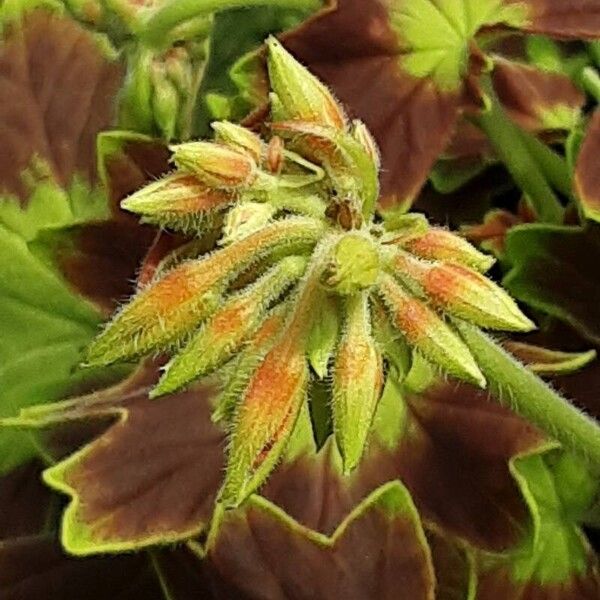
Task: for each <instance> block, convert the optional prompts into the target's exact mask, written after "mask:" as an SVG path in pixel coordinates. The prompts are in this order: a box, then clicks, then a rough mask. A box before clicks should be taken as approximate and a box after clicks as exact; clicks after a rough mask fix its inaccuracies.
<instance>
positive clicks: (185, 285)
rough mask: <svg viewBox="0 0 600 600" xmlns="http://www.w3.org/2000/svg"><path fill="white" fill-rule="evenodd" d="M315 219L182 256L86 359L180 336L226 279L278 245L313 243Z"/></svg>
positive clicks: (153, 346)
mask: <svg viewBox="0 0 600 600" xmlns="http://www.w3.org/2000/svg"><path fill="white" fill-rule="evenodd" d="M322 230H323V225H322V224H321V223H319V222H318V221H315V220H313V219H308V218H302V217H291V218H288V219H284V220H282V221H277V222H275V223H273V224H272V225H270V226H268V227H265V228H264V229H262V230H260V231H258V232H257V233H255V234H252V235H249V236H247V237H245V238H243V239H242V240H239V241H237V242H235V243H233V244H231V245H229V246H227V247H225V248H223V249H222V250H219V251H217V252H214V253H212V254H210V255H208V256H207V257H206V258H203V259H201V260H192V261H187V262H184V263H182V264H180V265H179V266H177V267H175V268H174V269H172V270H171V271H169V272H168V273H166V274H165V275H164V276H163V277H162V278H161V279H159V280H158V281H156V282H155V283H152V284H150V285H148V286H147V287H146V288H144V289H143V290H141V291H140V292H139V293H138V294H137V295H136V296H135V297H134V298H133V300H132V301H131V302H130V303H129V304H128V305H126V306H125V307H124V308H123V309H122V310H121V312H120V313H118V314H117V316H116V317H115V319H114V320H113V321H112V322H111V323H110V324H109V325H108V326H107V328H106V329H105V330H104V331H103V332H102V333H101V334H100V336H99V337H98V338H96V340H95V341H94V342H93V343H92V344H91V345H90V347H89V348H88V351H87V356H86V362H87V364H90V365H91V364H97V365H102V364H110V363H112V362H115V361H118V360H126V359H128V358H133V357H135V356H140V355H144V354H147V353H149V352H151V351H153V350H157V349H161V348H167V347H169V346H171V345H173V344H175V343H177V342H180V341H181V340H184V339H186V337H187V336H188V335H189V334H190V333H192V332H193V330H194V329H195V328H196V327H197V326H198V325H199V324H200V323H201V322H202V321H203V320H204V319H205V318H206V317H208V316H209V315H210V314H211V313H212V312H213V311H214V310H215V309H216V302H217V301H218V300H217V299H218V298H219V297H220V294H221V292H222V290H223V288H224V287H225V285H226V284H227V283H229V282H230V281H231V280H232V279H233V278H234V277H235V276H237V275H238V274H239V273H240V272H241V271H242V270H243V269H244V268H246V267H248V266H250V265H252V264H255V263H257V262H258V261H259V260H260V259H261V258H264V257H266V256H268V255H269V254H270V253H271V252H273V251H276V250H278V249H281V248H285V247H290V246H294V245H297V244H298V243H303V242H305V243H307V244H309V245H310V244H314V243H316V241H317V239H318V238H319V237H320V234H321V233H322Z"/></svg>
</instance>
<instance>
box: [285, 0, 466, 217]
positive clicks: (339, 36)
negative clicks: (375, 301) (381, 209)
mask: <svg viewBox="0 0 600 600" xmlns="http://www.w3.org/2000/svg"><path fill="white" fill-rule="evenodd" d="M395 4H396V5H399V4H401V3H395ZM425 4H427V3H425ZM387 5H388V6H389V3H388V4H387ZM283 41H284V44H285V45H286V46H287V48H288V49H289V50H290V51H291V52H292V53H293V54H294V55H295V56H296V57H297V58H298V59H300V61H301V62H303V63H304V64H306V65H307V66H308V67H309V68H310V69H311V70H312V71H313V72H314V73H315V74H316V75H317V76H318V77H320V78H321V79H322V80H323V81H325V82H326V83H327V84H328V85H329V86H331V87H332V88H333V91H334V92H335V94H336V95H337V96H338V98H339V99H340V100H341V101H342V103H344V104H345V105H346V106H348V108H349V109H350V111H351V112H352V113H353V114H355V115H356V116H358V117H360V118H361V119H362V120H364V122H365V123H366V124H367V126H368V127H369V129H370V131H371V132H372V133H373V134H374V136H375V137H376V139H377V141H378V143H379V146H380V149H381V152H382V158H383V165H382V186H383V190H382V200H381V202H382V204H383V205H384V206H386V207H390V206H392V205H393V204H396V203H403V202H405V201H410V200H412V199H413V197H414V196H415V195H416V194H417V192H418V191H419V189H420V188H421V186H422V185H423V183H424V181H425V179H426V177H427V172H428V170H429V168H430V167H431V165H432V164H433V162H434V161H435V159H436V158H437V156H438V155H439V154H440V153H441V151H442V150H443V149H444V147H445V145H446V144H447V142H448V141H449V139H450V136H451V134H452V131H453V127H454V124H455V122H456V119H457V117H458V114H459V104H460V93H461V84H460V81H454V82H453V84H452V85H451V86H448V87H447V88H446V89H440V87H438V85H437V83H436V82H435V81H434V79H433V78H432V77H431V76H430V75H429V74H427V73H424V74H423V76H421V77H419V76H416V75H415V74H411V73H409V72H407V70H406V69H405V68H403V62H402V54H403V53H405V52H406V50H405V49H403V47H402V46H403V45H404V46H405V45H406V42H405V41H404V40H400V39H399V34H398V33H397V32H395V31H394V29H392V26H391V21H390V15H389V13H388V12H387V9H386V7H385V5H384V3H382V2H380V1H379V0H338V1H336V0H330V1H329V2H327V4H326V7H325V8H324V9H323V11H322V12H321V13H320V14H318V15H317V16H316V17H314V18H313V19H311V20H309V21H307V22H306V23H305V24H303V25H301V26H300V27H299V28H298V29H296V30H295V31H293V32H291V33H290V34H287V35H286V36H284V38H283Z"/></svg>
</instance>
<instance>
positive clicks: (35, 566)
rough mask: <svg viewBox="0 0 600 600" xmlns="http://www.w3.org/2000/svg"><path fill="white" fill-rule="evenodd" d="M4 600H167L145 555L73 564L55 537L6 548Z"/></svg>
mask: <svg viewBox="0 0 600 600" xmlns="http://www.w3.org/2000/svg"><path fill="white" fill-rule="evenodd" d="M0 597H1V598H2V600H83V599H84V598H85V599H86V600H139V599H143V600H164V596H163V594H162V592H161V590H160V586H159V583H158V580H157V578H156V575H155V573H154V571H153V569H152V566H151V564H150V562H149V561H148V558H147V557H146V555H145V554H130V555H127V556H120V557H118V558H86V559H81V558H72V557H68V556H66V555H65V554H64V553H63V552H62V551H61V549H60V546H59V545H58V543H57V542H55V541H54V540H53V539H51V538H49V537H43V536H39V537H28V538H21V539H18V540H12V541H8V542H4V543H2V544H0Z"/></svg>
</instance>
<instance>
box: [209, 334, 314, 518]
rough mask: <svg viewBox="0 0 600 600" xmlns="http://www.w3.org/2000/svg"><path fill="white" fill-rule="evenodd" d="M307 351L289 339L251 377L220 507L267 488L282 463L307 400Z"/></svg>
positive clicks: (236, 426) (236, 425) (238, 418)
mask: <svg viewBox="0 0 600 600" xmlns="http://www.w3.org/2000/svg"><path fill="white" fill-rule="evenodd" d="M307 383H308V365H307V362H306V358H305V356H304V348H303V346H302V344H300V343H299V341H298V340H297V339H294V338H292V337H290V336H287V335H285V332H284V334H283V336H282V338H281V340H280V341H279V342H278V343H277V344H275V346H273V347H272V349H271V350H270V351H269V352H268V353H267V355H266V356H265V358H264V360H263V361H262V363H261V364H260V366H259V367H258V369H257V370H256V372H255V373H254V374H253V375H252V377H251V379H250V382H249V384H248V387H247V388H246V391H245V392H244V395H243V397H242V399H241V402H240V405H239V406H238V409H237V411H236V414H235V417H234V421H235V422H234V426H233V430H232V438H231V445H230V448H229V458H228V464H227V472H226V476H225V483H224V486H223V489H222V491H221V495H220V501H221V502H222V503H223V504H224V505H225V506H231V507H234V506H238V505H239V504H241V503H242V502H243V501H244V500H245V499H246V498H247V497H248V496H249V495H250V494H252V493H253V492H254V491H256V489H257V488H258V487H259V486H260V485H261V484H262V483H263V481H264V480H265V479H266V477H267V476H268V475H269V473H270V472H271V470H272V469H273V468H274V466H275V465H276V463H277V461H278V460H279V458H280V456H281V454H282V452H283V450H284V448H285V445H286V442H287V441H288V439H289V437H290V435H291V433H292V431H293V429H294V425H295V423H296V420H297V417H298V414H299V412H300V408H301V406H302V403H303V402H304V398H305V395H306V387H307Z"/></svg>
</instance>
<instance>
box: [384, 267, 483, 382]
mask: <svg viewBox="0 0 600 600" xmlns="http://www.w3.org/2000/svg"><path fill="white" fill-rule="evenodd" d="M380 281H381V282H380V285H379V293H380V295H381V298H382V300H383V301H384V303H385V305H386V306H387V309H388V311H389V314H390V319H391V321H392V323H393V325H394V327H396V329H398V331H400V333H402V335H403V336H404V338H405V339H406V341H407V342H408V343H409V344H410V345H411V346H413V347H414V348H415V349H416V350H418V351H419V352H420V353H421V354H422V355H423V356H424V357H425V358H426V359H427V360H429V361H430V362H432V363H433V364H434V365H437V366H438V367H440V368H441V369H442V370H443V371H446V372H447V373H449V374H450V375H453V376H455V377H457V378H458V379H464V380H465V381H469V382H470V383H474V384H476V385H478V386H480V387H484V386H485V379H484V377H483V375H482V374H481V371H480V370H479V367H478V366H477V363H476V362H475V359H474V358H473V355H472V354H471V352H470V351H469V349H468V348H467V346H466V345H465V344H464V343H463V341H462V340H461V339H460V338H459V337H458V335H457V334H456V333H454V332H453V331H452V329H450V327H449V326H448V325H446V323H444V321H442V319H440V317H438V315H436V314H435V312H433V311H432V310H431V309H430V308H429V307H428V306H427V305H426V304H425V303H423V302H421V301H420V300H418V299H417V298H414V297H413V296H411V295H410V294H409V293H407V292H406V291H405V289H404V288H403V287H402V286H401V285H400V284H398V283H397V282H396V281H395V280H394V278H393V277H391V276H390V275H383V276H382V277H381V280H380Z"/></svg>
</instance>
